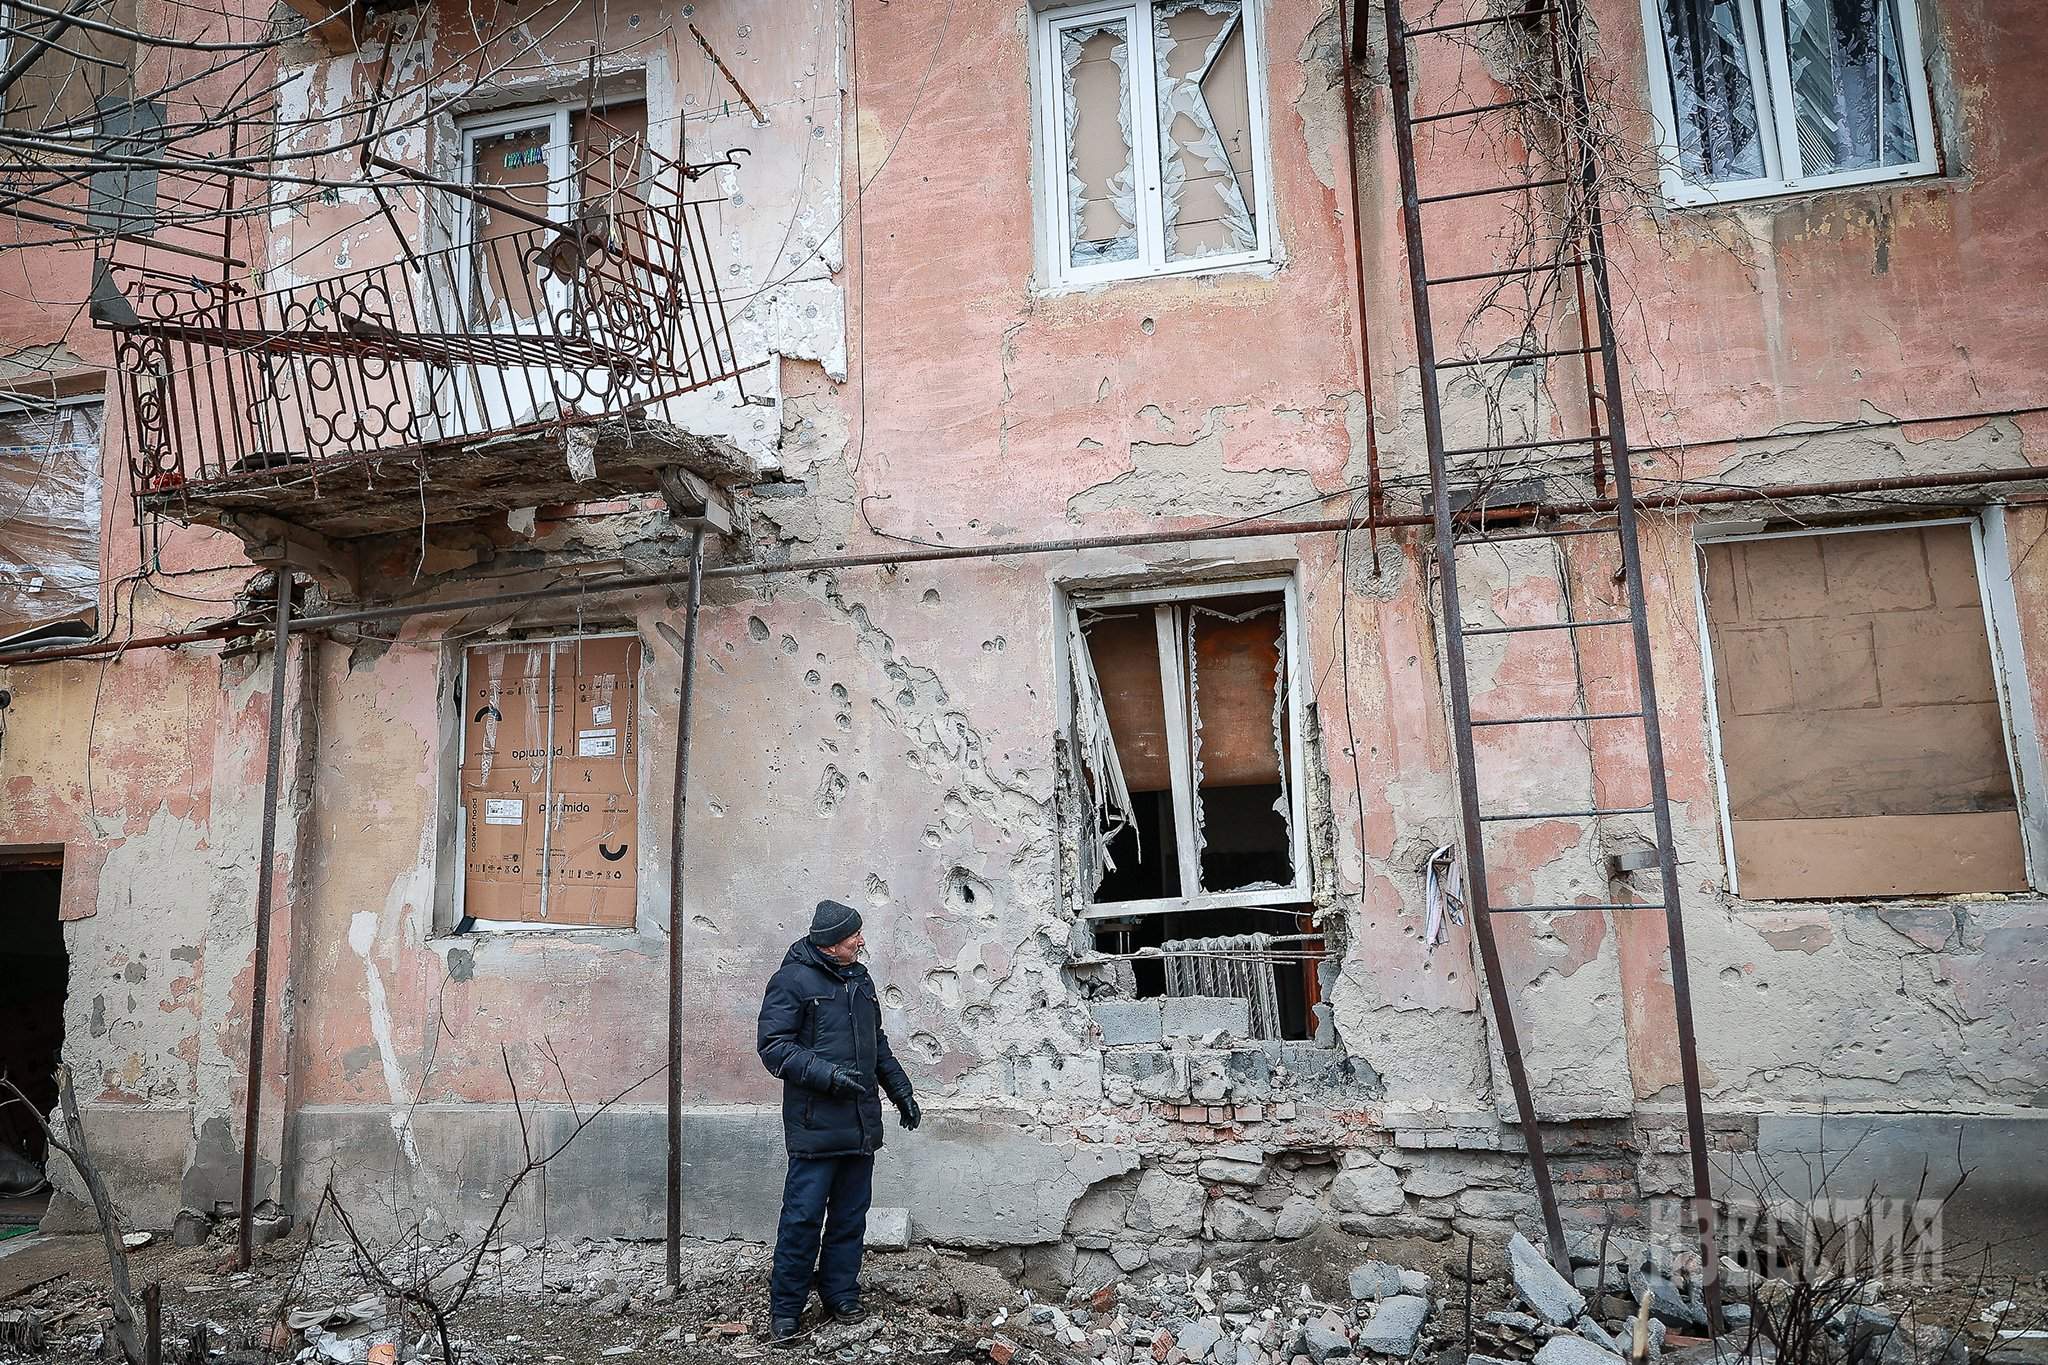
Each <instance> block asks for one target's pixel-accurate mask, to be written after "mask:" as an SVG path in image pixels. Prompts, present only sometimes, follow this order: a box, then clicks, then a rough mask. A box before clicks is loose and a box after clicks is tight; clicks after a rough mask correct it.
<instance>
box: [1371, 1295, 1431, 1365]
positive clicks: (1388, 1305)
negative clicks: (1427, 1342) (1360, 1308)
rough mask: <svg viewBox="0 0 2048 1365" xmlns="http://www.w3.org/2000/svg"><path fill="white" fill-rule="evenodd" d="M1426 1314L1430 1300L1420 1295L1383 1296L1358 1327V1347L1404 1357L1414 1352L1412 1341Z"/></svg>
mask: <svg viewBox="0 0 2048 1365" xmlns="http://www.w3.org/2000/svg"><path fill="white" fill-rule="evenodd" d="M1428 1316H1429V1300H1428V1299H1425V1298H1422V1297H1421V1296H1419V1295H1416V1294H1396V1295H1395V1296H1394V1297H1392V1298H1390V1299H1382V1300H1381V1301H1380V1306H1379V1307H1378V1308H1377V1309H1375V1310H1374V1311H1373V1315H1372V1317H1371V1319H1370V1320H1369V1321H1367V1323H1366V1324H1365V1326H1363V1327H1361V1328H1359V1329H1358V1349H1359V1350H1361V1351H1370V1352H1372V1353H1373V1354H1374V1355H1381V1356H1394V1357H1397V1358H1398V1359H1402V1360H1406V1359H1407V1358H1408V1357H1409V1356H1411V1355H1414V1354H1415V1343H1416V1341H1417V1340H1418V1339H1419V1338H1420V1337H1421V1335H1422V1323H1423V1320H1424V1319H1425V1318H1427V1317H1428Z"/></svg>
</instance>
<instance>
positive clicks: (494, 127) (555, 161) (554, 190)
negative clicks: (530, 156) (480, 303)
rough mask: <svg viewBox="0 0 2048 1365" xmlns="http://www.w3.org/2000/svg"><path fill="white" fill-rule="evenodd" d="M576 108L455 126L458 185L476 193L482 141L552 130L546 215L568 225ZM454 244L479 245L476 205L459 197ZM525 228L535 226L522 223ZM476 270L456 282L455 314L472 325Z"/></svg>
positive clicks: (529, 108) (561, 106) (493, 116)
mask: <svg viewBox="0 0 2048 1365" xmlns="http://www.w3.org/2000/svg"><path fill="white" fill-rule="evenodd" d="M572 108H573V106H572V105H571V104H570V103H568V102H567V101H563V102H560V103H555V104H527V105H521V106H520V107H518V108H516V109H500V110H495V111H493V112H491V113H488V114H475V115H471V116H470V117H468V118H465V119H463V120H462V121H461V122H459V123H458V124H457V125H456V128H457V131H458V132H460V133H461V135H462V159H461V161H459V162H458V163H457V164H456V168H455V181H456V183H457V184H459V185H462V186H463V187H464V188H466V189H472V190H473V189H475V188H476V185H475V183H474V182H473V180H472V179H471V177H472V176H473V175H474V174H475V172H476V148H477V144H478V143H479V142H483V141H485V140H487V139H489V138H493V137H502V136H504V135H505V134H506V133H517V132H524V131H526V130H527V129H530V128H540V127H546V128H547V129H548V149H547V158H548V163H547V164H548V214H549V216H550V217H552V218H553V219H554V220H555V221H556V222H559V223H566V222H568V221H569V215H570V214H571V213H572V212H573V211H574V209H575V207H576V205H575V203H574V199H573V195H574V186H573V185H572V184H571V177H570V173H569V171H570V167H569V115H570V113H571V111H572ZM455 199H456V202H455V241H456V242H457V243H458V244H459V245H461V246H463V247H471V246H474V245H475V244H476V217H477V212H476V211H477V203H476V201H475V200H474V199H470V198H466V197H461V196H456V197H455ZM519 226H520V227H521V228H525V227H529V226H531V224H528V223H525V222H520V223H519ZM474 275H475V271H474V269H465V270H463V272H462V274H461V276H460V278H459V279H458V281H457V284H456V293H457V294H458V295H459V297H458V298H457V299H456V307H457V310H458V311H457V312H456V316H457V317H458V318H461V319H463V325H464V326H465V327H467V326H468V325H469V321H468V320H469V319H470V318H471V317H472V316H473V314H472V313H471V311H470V306H471V304H472V303H473V302H474V300H473V299H472V297H471V292H470V291H471V290H473V289H474V288H475V287H476V282H475V278H474Z"/></svg>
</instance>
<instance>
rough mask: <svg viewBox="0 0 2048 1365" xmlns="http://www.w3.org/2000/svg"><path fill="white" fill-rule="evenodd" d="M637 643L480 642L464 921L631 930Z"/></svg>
mask: <svg viewBox="0 0 2048 1365" xmlns="http://www.w3.org/2000/svg"><path fill="white" fill-rule="evenodd" d="M639 677H640V642H639V641H638V640H637V639H635V638H634V637H632V636H628V635H595V636H577V637H572V638H568V639H559V640H527V641H518V642H515V643H508V644H492V645H479V646H477V647H475V648H472V649H470V650H469V651H468V653H467V656H466V658H465V660H464V666H463V686H462V715H463V721H462V726H463V729H462V736H463V738H462V779H461V785H462V812H461V821H462V847H463V887H462V903H461V906H460V916H461V921H462V923H463V924H464V925H465V926H467V927H470V928H475V929H485V930H488V929H506V928H519V927H562V928H590V927H612V928H625V927H630V926H631V925H632V924H633V922H634V904H635V898H636V893H637V891H638V878H637V875H636V867H637V864H638V860H639V832H638V814H639V724H638V714H639V705H638V703H639V695H640V684H639Z"/></svg>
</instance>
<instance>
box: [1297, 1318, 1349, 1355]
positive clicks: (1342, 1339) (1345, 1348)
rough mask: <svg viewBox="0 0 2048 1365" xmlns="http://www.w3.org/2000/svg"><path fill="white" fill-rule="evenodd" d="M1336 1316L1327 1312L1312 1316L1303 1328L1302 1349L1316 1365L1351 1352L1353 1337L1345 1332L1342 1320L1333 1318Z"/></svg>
mask: <svg viewBox="0 0 2048 1365" xmlns="http://www.w3.org/2000/svg"><path fill="white" fill-rule="evenodd" d="M1334 1317H1335V1315H1334V1314H1330V1313H1325V1314H1323V1315H1322V1316H1321V1317H1318V1318H1310V1319H1309V1320H1308V1323H1307V1324H1306V1325H1305V1326H1304V1327H1303V1328H1302V1329H1301V1350H1302V1351H1303V1352H1304V1353H1305V1354H1306V1355H1307V1356H1308V1358H1309V1359H1310V1360H1312V1361H1314V1362H1315V1365H1323V1362H1324V1361H1326V1360H1333V1359H1339V1358H1343V1357H1348V1356H1349V1355H1350V1354H1351V1338H1350V1337H1349V1336H1348V1335H1347V1334H1346V1333H1345V1331H1344V1324H1343V1323H1342V1322H1341V1321H1333V1320H1332V1319H1333V1318H1334Z"/></svg>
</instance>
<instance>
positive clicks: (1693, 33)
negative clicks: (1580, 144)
mask: <svg viewBox="0 0 2048 1365" xmlns="http://www.w3.org/2000/svg"><path fill="white" fill-rule="evenodd" d="M1662 9H1663V15H1664V58H1665V63H1666V65H1667V66H1668V67H1669V69H1670V72H1671V108H1672V111H1673V114H1674V115H1675V118H1676V122H1677V125H1678V127H1677V135H1678V164H1679V169H1680V170H1682V171H1683V172H1684V173H1685V175H1686V176H1687V177H1688V178H1689V179H1693V180H1698V181H1702V182H1706V183H1717V182H1721V181H1728V180H1754V179H1757V178H1759V177H1760V176H1762V175H1764V174H1765V171H1766V167H1765V164H1764V146H1763V133H1762V129H1761V126H1760V124H1761V119H1760V114H1759V106H1758V103H1757V97H1756V90H1755V88H1754V86H1753V85H1752V83H1751V81H1750V67H1749V49H1748V43H1747V41H1746V40H1745V39H1744V37H1743V31H1742V15H1741V13H1740V12H1739V10H1738V9H1737V5H1736V0H1664V3H1663V6H1662Z"/></svg>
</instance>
